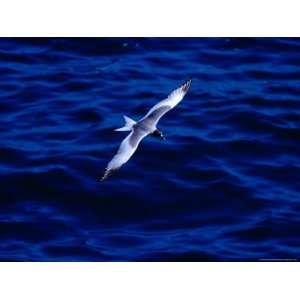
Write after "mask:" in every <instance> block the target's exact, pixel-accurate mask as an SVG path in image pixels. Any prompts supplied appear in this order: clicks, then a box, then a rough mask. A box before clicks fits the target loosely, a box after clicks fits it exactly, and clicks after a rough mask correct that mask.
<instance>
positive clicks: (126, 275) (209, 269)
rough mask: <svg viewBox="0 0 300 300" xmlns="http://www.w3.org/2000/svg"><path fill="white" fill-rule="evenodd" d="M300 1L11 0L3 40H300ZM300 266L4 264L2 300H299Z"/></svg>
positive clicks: (0, 11)
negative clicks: (140, 38)
mask: <svg viewBox="0 0 300 300" xmlns="http://www.w3.org/2000/svg"><path fill="white" fill-rule="evenodd" d="M299 11H300V9H299V1H292V0H285V1H276V0H274V1H266V0H265V1H263V0H251V1H250V0H248V1H244V0H218V1H217V0H209V1H201V0H194V1H192V0H184V1H183V0H181V1H175V0H172V1H168V0H165V1H163V0H151V1H150V0H147V1H142V0H126V1H125V0H124V1H122V0H108V1H106V2H104V1H101V0H95V1H92V0H85V1H76V0H73V1H70V0H68V1H67V0H52V1H42V0H38V1H34V0H26V1H25V0H21V1H17V0H9V1H6V3H5V5H4V3H3V1H2V3H1V6H0V35H1V36H299V33H300V24H299V23H300V18H299ZM298 281H299V263H262V262H260V263H189V264H187V263H59V264H58V263H1V264H0V282H1V298H2V299H5V300H10V299H25V300H26V299H30V300H35V299H39V300H40V299H43V300H44V299H46V300H47V299H51V300H52V299H72V300H73V299H88V300H91V299H100V297H101V296H102V297H103V299H105V300H106V299H127V298H128V299H139V300H140V299H143V300H144V299H151V300H156V299H201V298H202V299H205V300H206V299H208V300H209V299H231V300H234V299H239V300H240V299H243V300H244V299H246V300H247V299H251V300H253V299H272V300H274V299H295V298H299V288H298Z"/></svg>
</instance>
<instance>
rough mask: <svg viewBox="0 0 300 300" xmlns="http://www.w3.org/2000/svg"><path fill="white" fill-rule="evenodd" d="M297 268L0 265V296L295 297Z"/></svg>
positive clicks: (285, 265)
mask: <svg viewBox="0 0 300 300" xmlns="http://www.w3.org/2000/svg"><path fill="white" fill-rule="evenodd" d="M299 271H300V265H299V264H293V263H1V264H0V282H1V298H2V299H5V300H10V299H22V300H27V299H28V300H35V299H38V300H41V299H43V300H47V299H51V300H53V299H72V300H76V299H81V300H82V299H88V300H92V299H97V300H99V299H105V300H109V299H131V300H135V299H138V300H141V299H143V300H148V299H149V300H153V299H172V300H173V299H189V300H191V299H197V300H199V299H205V300H210V299H230V300H234V299H239V300H240V299H243V300H248V299H249V300H253V299H272V300H276V299H298V298H299ZM287 275H288V279H287Z"/></svg>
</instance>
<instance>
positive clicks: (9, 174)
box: [0, 38, 300, 261]
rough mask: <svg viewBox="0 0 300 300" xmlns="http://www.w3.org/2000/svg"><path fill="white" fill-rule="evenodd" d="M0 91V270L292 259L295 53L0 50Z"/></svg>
mask: <svg viewBox="0 0 300 300" xmlns="http://www.w3.org/2000/svg"><path fill="white" fill-rule="evenodd" d="M189 78H192V79H193V82H192V85H191V88H190V90H189V92H188V94H187V95H186V96H185V98H184V100H183V101H182V102H181V103H180V104H179V105H178V106H177V107H176V108H175V109H174V110H172V111H170V112H169V113H168V114H166V115H165V116H164V117H163V118H162V119H161V120H160V123H159V125H158V127H159V129H160V130H162V131H163V133H164V134H165V135H166V137H167V140H166V141H162V140H160V139H157V138H154V137H147V138H145V139H144V140H143V141H142V142H141V144H140V146H139V148H138V150H137V152H136V153H135V154H134V156H133V157H132V158H131V159H130V161H129V162H128V163H127V164H126V165H124V166H123V167H122V168H121V169H120V170H119V171H118V172H116V173H115V174H114V175H113V176H111V177H109V178H108V179H107V180H106V181H103V182H99V181H98V179H99V178H100V177H101V176H102V174H103V171H104V168H105V167H106V165H107V163H108V162H109V161H110V159H111V158H112V156H113V155H114V154H115V152H116V151H117V149H118V146H119V144H120V142H121V141H122V140H123V139H124V138H125V136H126V134H127V133H126V132H114V131H113V129H115V128H118V127H122V126H123V122H124V121H123V117H122V116H123V115H124V114H125V115H127V116H129V117H131V118H133V119H135V120H138V119H139V118H141V117H142V116H144V115H145V114H146V113H147V111H148V110H149V109H150V108H151V107H152V106H153V105H154V104H156V103H157V102H158V101H160V100H162V99H164V98H165V97H166V96H167V95H168V94H169V93H170V92H171V91H172V90H173V89H175V88H177V87H178V86H179V85H181V84H182V83H183V82H184V81H185V80H187V79H189ZM0 79H1V80H0V260H1V261H264V260H277V259H278V260H297V259H299V258H300V39H287V38H75V39H70V38H64V39H63V38H17V39H6V38H2V39H0Z"/></svg>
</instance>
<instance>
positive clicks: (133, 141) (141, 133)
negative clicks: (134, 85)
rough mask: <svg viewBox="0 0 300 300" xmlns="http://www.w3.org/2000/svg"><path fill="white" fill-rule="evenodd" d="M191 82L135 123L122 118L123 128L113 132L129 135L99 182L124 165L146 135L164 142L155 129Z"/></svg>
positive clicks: (171, 94) (181, 97) (186, 83)
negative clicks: (124, 132)
mask: <svg viewBox="0 0 300 300" xmlns="http://www.w3.org/2000/svg"><path fill="white" fill-rule="evenodd" d="M191 82H192V80H191V79H190V80H188V81H186V82H185V83H184V84H183V85H181V86H180V87H179V88H177V89H176V90H174V91H173V92H172V93H170V94H169V96H168V97H167V98H166V99H164V100H162V101H160V102H158V103H157V104H156V105H154V106H153V107H152V108H151V109H150V110H149V112H148V113H147V114H146V115H145V116H144V117H143V118H142V119H140V120H139V121H137V122H135V121H134V120H132V119H130V118H128V117H127V116H123V117H124V120H125V126H124V127H121V128H118V129H115V131H130V133H129V135H128V136H127V137H126V138H125V139H124V140H123V141H122V143H121V145H120V147H119V149H118V152H117V154H116V155H115V156H114V157H113V158H112V160H111V161H110V162H109V163H108V165H107V167H106V168H105V172H104V175H103V177H102V178H101V181H102V180H105V179H106V178H107V177H108V176H109V175H111V173H112V172H113V171H116V170H117V169H119V168H120V167H121V166H122V165H124V164H125V163H126V162H127V161H128V160H129V159H130V157H131V156H132V155H133V154H134V152H135V151H136V149H137V147H138V145H139V143H140V142H141V141H142V139H143V138H144V137H146V136H147V135H152V136H155V137H160V138H162V139H164V140H165V137H164V135H163V134H162V132H161V131H160V130H158V129H157V127H156V125H157V123H158V121H159V120H160V118H161V117H162V116H163V115H164V114H165V113H167V112H168V111H169V110H171V109H172V108H174V107H175V106H176V105H177V104H178V103H179V102H180V101H181V100H182V99H183V97H184V96H185V94H186V93H187V91H188V89H189V87H190V85H191Z"/></svg>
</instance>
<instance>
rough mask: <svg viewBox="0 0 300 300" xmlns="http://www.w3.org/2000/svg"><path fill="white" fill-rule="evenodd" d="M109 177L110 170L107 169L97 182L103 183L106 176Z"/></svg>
mask: <svg viewBox="0 0 300 300" xmlns="http://www.w3.org/2000/svg"><path fill="white" fill-rule="evenodd" d="M109 175H110V170H109V169H105V171H104V174H103V176H102V177H101V178H99V179H98V181H100V182H101V181H104V180H105V179H106V178H107V177H108V176H109Z"/></svg>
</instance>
